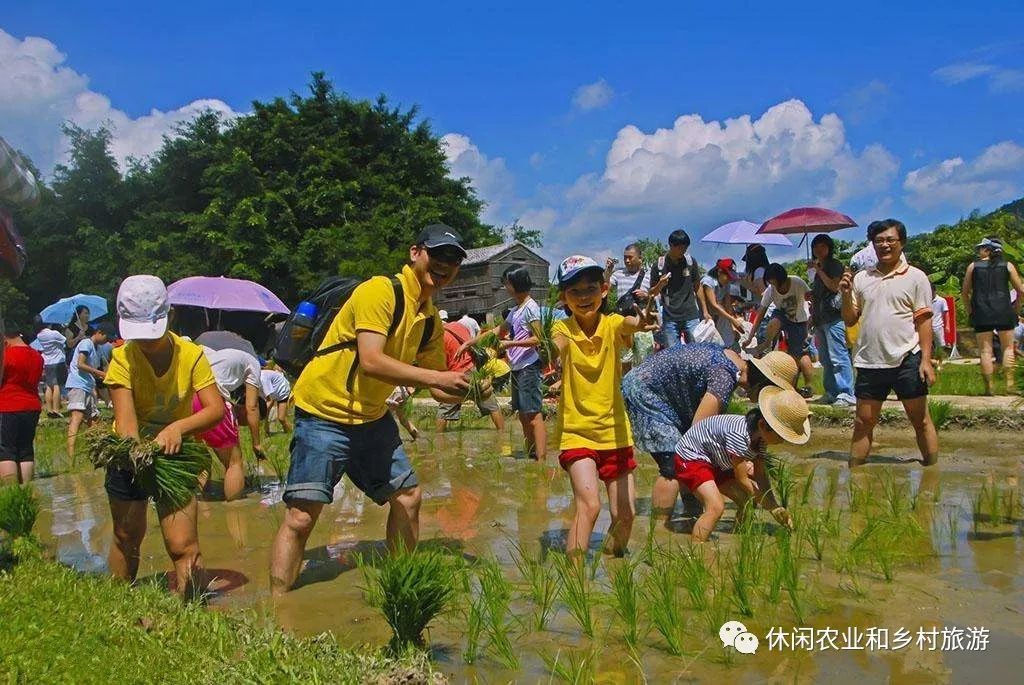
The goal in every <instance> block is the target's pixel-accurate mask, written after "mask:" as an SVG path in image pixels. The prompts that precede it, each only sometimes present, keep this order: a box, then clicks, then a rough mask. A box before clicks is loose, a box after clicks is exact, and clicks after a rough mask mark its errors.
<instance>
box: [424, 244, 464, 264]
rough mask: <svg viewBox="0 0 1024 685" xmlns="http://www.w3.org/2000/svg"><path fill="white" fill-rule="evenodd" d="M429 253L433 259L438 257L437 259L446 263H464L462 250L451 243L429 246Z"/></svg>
mask: <svg viewBox="0 0 1024 685" xmlns="http://www.w3.org/2000/svg"><path fill="white" fill-rule="evenodd" d="M427 254H428V255H429V256H430V258H431V259H436V260H437V261H439V262H444V263H445V264H462V260H463V258H464V257H463V254H462V252H460V251H459V250H458V249H456V248H454V247H451V246H450V245H442V246H440V247H428V248H427Z"/></svg>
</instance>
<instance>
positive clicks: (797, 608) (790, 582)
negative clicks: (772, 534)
mask: <svg viewBox="0 0 1024 685" xmlns="http://www.w3.org/2000/svg"><path fill="white" fill-rule="evenodd" d="M794 536H797V539H796V541H794V539H793V538H794ZM776 540H777V542H778V546H777V549H778V556H777V557H776V566H775V572H776V575H778V576H779V577H780V579H781V581H782V585H783V587H785V588H786V594H787V595H788V596H789V604H790V607H792V609H793V615H794V616H796V620H797V623H803V622H804V618H805V617H806V615H807V607H806V603H805V602H804V599H803V596H802V595H801V587H800V554H799V551H798V550H799V549H800V539H799V533H792V532H790V531H788V530H785V529H783V530H781V531H780V533H779V536H778V537H777V538H776Z"/></svg>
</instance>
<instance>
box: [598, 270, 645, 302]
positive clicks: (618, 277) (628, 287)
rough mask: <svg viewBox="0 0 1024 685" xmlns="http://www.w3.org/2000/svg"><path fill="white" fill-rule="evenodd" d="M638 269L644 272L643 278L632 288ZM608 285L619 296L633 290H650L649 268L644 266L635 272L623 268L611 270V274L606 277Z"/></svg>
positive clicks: (638, 272)
mask: <svg viewBox="0 0 1024 685" xmlns="http://www.w3.org/2000/svg"><path fill="white" fill-rule="evenodd" d="M640 271H643V272H644V275H643V278H641V279H640V284H639V285H637V286H636V288H633V284H635V283H636V279H637V278H638V277H639V276H640ZM608 286H609V287H610V288H611V289H612V290H614V291H615V296H616V297H619V298H621V297H622V296H623V295H625V294H626V293H627V292H632V291H633V290H635V289H636V290H650V289H651V270H650V269H647V268H645V267H641V268H640V269H637V270H636V272H635V273H629V272H627V271H626V269H625V268H621V269H616V270H615V271H613V272H612V275H611V276H609V278H608Z"/></svg>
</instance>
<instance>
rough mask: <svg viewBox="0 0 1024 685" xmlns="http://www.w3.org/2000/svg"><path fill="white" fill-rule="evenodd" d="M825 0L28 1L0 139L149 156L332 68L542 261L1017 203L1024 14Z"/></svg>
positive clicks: (3, 96) (12, 45) (3, 51)
mask: <svg viewBox="0 0 1024 685" xmlns="http://www.w3.org/2000/svg"><path fill="white" fill-rule="evenodd" d="M8 5H10V3H8ZM828 5H829V3H820V2H818V3H806V4H800V3H790V4H785V5H784V6H783V4H781V3H773V4H770V5H769V4H764V3H758V4H751V5H749V6H743V5H730V6H726V7H709V6H706V5H703V4H700V5H698V4H695V3H684V2H674V3H659V4H645V5H637V4H635V3H608V2H590V3H554V2H547V3H528V2H520V3H517V4H515V5H510V6H509V7H508V8H507V9H500V8H499V9H496V8H493V7H489V6H488V3H479V2H476V3H432V4H427V3H416V4H413V3H409V4H408V5H397V6H392V7H385V8H378V7H373V6H371V4H370V3H307V4H306V5H304V6H303V7H301V8H294V7H289V6H287V5H285V4H284V3H262V4H261V3H233V2H224V3H202V4H200V3H187V2H178V3H174V4H173V5H171V4H167V6H166V7H159V8H145V7H140V6H139V5H129V4H127V3H125V4H120V5H118V4H111V3H97V2H89V3H85V2H77V1H72V2H61V3H53V2H38V1H37V2H33V3H19V4H17V5H11V6H8V7H6V8H5V9H4V10H3V12H2V13H0V31H2V32H4V33H2V34H0V135H5V137H8V138H9V139H11V141H12V142H13V143H14V144H15V145H17V146H18V147H20V148H22V149H24V150H26V151H28V152H29V153H30V154H32V156H33V157H34V158H35V159H36V161H37V163H38V164H40V165H41V166H42V167H43V168H44V169H45V168H50V167H52V164H53V163H54V162H55V161H57V160H59V159H60V157H61V155H62V154H63V149H64V148H63V145H62V141H61V139H60V134H59V128H58V124H59V121H60V120H61V119H64V118H67V119H71V120H74V121H77V122H79V123H82V124H83V125H96V124H98V123H100V122H102V121H106V122H111V123H112V124H113V125H114V127H115V138H116V139H117V141H118V144H117V145H115V152H117V154H118V156H119V157H125V156H127V155H131V154H135V155H138V154H145V153H146V152H148V151H151V150H152V149H153V148H154V146H155V145H156V144H157V143H158V142H159V139H160V135H162V133H164V132H165V131H166V130H167V129H168V128H169V127H170V126H171V125H173V124H174V123H175V122H176V121H179V120H181V119H182V118H185V117H187V116H189V115H190V114H191V113H193V112H194V111H195V110H196V109H197V108H199V107H201V106H206V105H210V106H214V107H216V108H218V109H221V110H222V111H224V112H225V113H226V114H231V113H233V112H245V111H247V110H248V109H249V103H250V102H251V101H252V100H253V99H265V98H269V97H272V96H275V95H281V94H287V93H288V92H289V91H290V90H301V89H303V88H304V86H305V84H306V82H307V80H308V74H309V72H310V71H312V70H323V71H326V72H327V73H328V75H329V76H330V77H331V78H332V80H333V81H334V83H335V85H336V86H337V87H338V89H339V90H342V91H344V92H346V93H348V94H350V95H351V96H354V97H360V98H362V97H372V96H375V95H376V94H378V93H385V94H387V95H388V96H389V98H391V100H392V101H393V102H396V103H401V104H403V105H412V104H416V105H418V106H419V107H420V111H421V113H422V114H423V115H424V116H425V117H427V118H429V119H430V121H431V123H432V125H433V127H434V129H435V131H436V132H437V133H438V134H449V135H448V137H447V139H446V140H447V141H448V143H449V150H450V153H449V154H450V157H451V166H452V168H453V173H456V174H460V175H461V174H466V175H470V176H471V177H473V178H474V180H475V183H476V186H477V188H478V190H479V192H480V194H481V195H482V197H483V198H484V199H485V200H487V201H488V202H489V207H488V209H487V212H486V215H485V216H486V218H487V219H488V220H491V221H494V222H497V223H506V222H509V221H511V220H512V219H513V218H517V217H518V218H520V219H521V220H522V221H523V222H524V223H527V224H529V225H534V226H538V227H541V228H543V229H544V230H545V231H546V243H547V250H546V252H548V254H549V255H550V256H552V257H558V256H562V254H564V253H565V252H566V251H568V250H579V249H582V250H586V251H589V252H591V253H593V254H595V255H596V254H600V253H603V252H604V251H605V250H611V251H612V252H618V251H619V249H620V248H621V245H620V243H622V241H623V240H624V239H627V238H629V237H633V236H647V235H650V236H654V237H663V236H664V235H667V233H668V232H669V231H670V230H671V229H672V228H676V227H678V226H684V227H686V228H688V229H689V230H690V232H691V234H692V235H693V236H694V238H695V239H696V238H697V237H698V236H700V235H702V234H704V233H706V232H707V231H708V230H710V229H712V228H714V226H716V225H718V224H719V223H722V222H724V221H727V220H731V219H736V218H749V219H754V220H757V219H762V218H765V217H766V216H768V215H770V214H772V213H775V212H777V211H782V210H784V209H787V208H789V207H792V206H797V205H802V204H814V203H818V204H831V205H833V206H835V207H836V208H839V209H841V210H843V211H846V212H847V213H849V214H851V215H852V216H854V217H855V218H856V219H857V220H858V221H861V222H864V221H868V220H871V219H874V218H880V217H882V216H883V215H884V216H889V215H892V216H896V217H898V218H903V219H904V220H905V221H906V223H907V224H908V226H910V227H911V229H912V230H924V229H927V228H929V227H931V226H933V225H934V224H935V223H938V222H942V221H953V220H955V219H956V218H957V217H959V216H961V215H963V214H966V213H967V212H969V211H970V210H971V209H973V208H975V207H979V208H982V209H985V210H987V209H991V208H994V207H996V206H998V205H999V204H1001V203H1003V202H1005V201H1007V200H1011V199H1014V198H1016V197H1019V196H1021V195H1024V114H1022V112H1024V39H1022V38H1021V37H1020V34H1019V30H1018V29H1019V27H1020V26H1021V25H1024V5H1022V4H1021V3H1019V2H1017V3H1009V2H1007V3H1000V2H989V3H973V4H964V3H956V4H955V5H952V6H948V7H944V6H939V5H936V4H934V3H908V4H907V5H906V6H904V7H901V8H896V9H894V8H892V6H891V3H885V4H882V3H870V2H864V3H859V4H856V5H853V4H850V3H845V4H842V6H838V5H837V6H835V7H830V6H828ZM40 39H41V40H40ZM5 74H6V76H5ZM5 79H7V82H6V83H5ZM154 110H155V111H154ZM686 115H693V117H691V118H690V119H686V120H683V121H682V122H677V120H678V119H679V118H680V117H683V116H686ZM744 117H747V119H744ZM728 119H733V120H735V121H734V123H733V125H731V126H729V125H727V124H726V120H728ZM659 129H660V131H659ZM858 235H859V232H858V231H856V230H855V231H852V232H851V233H850V235H846V234H844V235H843V236H842V237H851V238H856V237H857V236H858ZM712 251H714V250H709V251H707V252H706V253H705V255H703V256H710V255H711V252H712ZM718 251H720V250H718Z"/></svg>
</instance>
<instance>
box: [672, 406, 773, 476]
mask: <svg viewBox="0 0 1024 685" xmlns="http://www.w3.org/2000/svg"><path fill="white" fill-rule="evenodd" d="M676 454H678V455H679V458H680V459H682V460H683V461H706V462H708V463H709V464H711V465H712V466H713V467H714V468H716V469H718V470H719V471H732V469H733V459H734V458H735V459H738V460H748V459H749V460H753V459H760V458H763V457H764V456H765V453H764V451H763V450H757V451H755V450H753V449H751V446H750V433H749V432H747V417H746V416H743V415H742V414H719V415H717V416H710V417H708V418H706V419H704V420H703V421H700V422H699V423H695V424H694V425H693V426H692V427H691V428H690V430H688V431H686V434H685V435H683V437H682V438H680V439H679V442H678V443H676Z"/></svg>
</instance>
